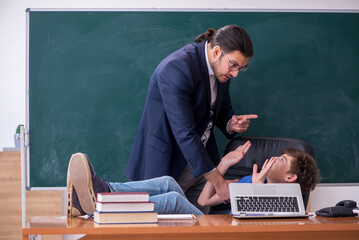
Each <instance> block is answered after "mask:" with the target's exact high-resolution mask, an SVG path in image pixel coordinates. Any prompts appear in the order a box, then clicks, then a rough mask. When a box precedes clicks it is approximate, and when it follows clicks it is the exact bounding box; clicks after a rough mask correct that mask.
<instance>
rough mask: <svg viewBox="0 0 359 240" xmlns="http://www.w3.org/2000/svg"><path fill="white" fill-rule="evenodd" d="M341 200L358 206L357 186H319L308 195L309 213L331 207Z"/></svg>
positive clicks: (358, 187) (358, 188) (358, 193)
mask: <svg viewBox="0 0 359 240" xmlns="http://www.w3.org/2000/svg"><path fill="white" fill-rule="evenodd" d="M342 200H353V201H356V202H357V203H358V204H359V186H358V185H357V186H353V185H352V186H350V185H346V186H343V185H336V184H319V185H318V186H317V187H316V188H315V189H314V190H313V191H312V192H311V193H310V199H309V212H315V211H317V210H319V209H322V208H325V207H333V206H335V204H337V203H338V202H339V201H342ZM358 206H359V205H358Z"/></svg>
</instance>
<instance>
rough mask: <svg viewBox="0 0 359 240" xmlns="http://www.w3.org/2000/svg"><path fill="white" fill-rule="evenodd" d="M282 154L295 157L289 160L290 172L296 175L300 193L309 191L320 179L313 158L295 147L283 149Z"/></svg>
mask: <svg viewBox="0 0 359 240" xmlns="http://www.w3.org/2000/svg"><path fill="white" fill-rule="evenodd" d="M283 154H288V155H289V156H291V157H293V158H294V159H295V160H294V161H292V162H291V168H290V173H294V174H296V175H297V181H296V182H297V183H299V185H300V188H301V190H302V193H303V194H305V193H309V192H310V191H311V190H313V189H314V188H315V186H316V185H317V183H318V182H319V181H320V174H319V168H318V167H317V164H316V163H315V160H314V158H313V157H312V156H311V155H309V154H308V153H306V152H304V151H302V150H299V149H295V148H287V149H284V150H283Z"/></svg>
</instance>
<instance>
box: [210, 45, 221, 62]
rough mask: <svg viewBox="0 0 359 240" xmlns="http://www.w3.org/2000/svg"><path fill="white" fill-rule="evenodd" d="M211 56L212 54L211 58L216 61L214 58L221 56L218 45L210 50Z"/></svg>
mask: <svg viewBox="0 0 359 240" xmlns="http://www.w3.org/2000/svg"><path fill="white" fill-rule="evenodd" d="M212 54H213V55H212V57H213V58H214V59H216V58H218V57H219V56H221V54H222V51H221V47H220V46H218V45H216V46H214V47H213V48H212Z"/></svg>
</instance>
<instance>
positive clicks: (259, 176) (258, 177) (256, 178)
mask: <svg viewBox="0 0 359 240" xmlns="http://www.w3.org/2000/svg"><path fill="white" fill-rule="evenodd" d="M276 160H277V158H276V157H272V158H271V159H270V160H269V161H268V159H267V160H266V161H265V162H264V164H263V167H262V170H261V171H260V172H259V173H258V166H257V164H254V165H253V173H252V182H253V183H264V180H265V179H266V177H267V175H268V172H269V170H270V169H271V167H272V166H273V164H274V163H275V161H276Z"/></svg>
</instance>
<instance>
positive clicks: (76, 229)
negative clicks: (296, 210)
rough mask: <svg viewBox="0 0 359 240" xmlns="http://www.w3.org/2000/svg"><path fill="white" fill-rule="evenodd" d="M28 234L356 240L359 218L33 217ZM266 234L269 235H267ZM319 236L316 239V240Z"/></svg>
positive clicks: (95, 236)
mask: <svg viewBox="0 0 359 240" xmlns="http://www.w3.org/2000/svg"><path fill="white" fill-rule="evenodd" d="M22 234H23V237H24V239H27V238H28V235H36V234H38V235H56V234H61V235H62V234H86V235H87V236H85V237H84V238H83V239H96V238H98V237H99V235H101V239H115V238H117V239H122V238H123V239H125V238H128V237H131V240H134V239H137V238H138V239H155V238H156V237H160V238H161V240H164V239H186V240H189V239H206V240H208V239H217V240H218V238H219V239H220V240H225V239H230V238H233V237H234V236H236V237H238V236H243V237H245V238H246V239H251V238H253V239H256V240H258V239H264V238H266V237H267V238H268V236H269V235H270V236H273V238H276V239H281V238H283V239H284V238H286V239H288V238H289V237H290V238H292V239H300V238H303V237H316V238H317V239H326V240H327V239H334V238H338V237H340V238H343V239H358V236H359V217H350V218H324V217H310V218H308V219H306V218H305V219H257V220H254V219H251V220H249V219H246V220H238V219H234V218H232V216H231V215H203V216H200V217H198V220H166V221H163V220H160V221H159V223H158V224H115V225H98V224H95V223H94V222H93V220H92V218H90V219H82V218H66V217H35V218H33V219H31V220H30V221H29V222H27V226H26V227H25V228H23V229H22ZM268 234H269V235H268ZM318 237H319V238H318Z"/></svg>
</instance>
